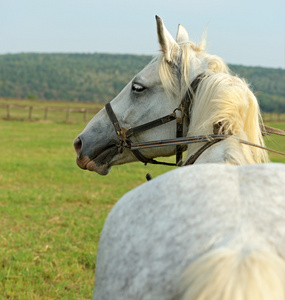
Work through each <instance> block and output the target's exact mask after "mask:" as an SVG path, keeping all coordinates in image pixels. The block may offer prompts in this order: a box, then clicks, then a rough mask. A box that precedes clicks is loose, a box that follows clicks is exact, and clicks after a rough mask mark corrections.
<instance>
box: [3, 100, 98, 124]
mask: <svg viewBox="0 0 285 300" xmlns="http://www.w3.org/2000/svg"><path fill="white" fill-rule="evenodd" d="M0 111H1V113H0V118H2V119H6V120H30V121H32V120H45V121H47V120H49V119H53V120H54V119H56V120H57V121H66V122H68V121H72V118H71V117H70V115H71V114H72V113H77V114H80V115H81V120H83V122H87V121H88V114H89V116H90V114H92V116H94V115H95V114H96V113H97V112H98V111H99V109H98V108H97V109H92V108H70V107H51V106H49V107H47V106H45V107H44V106H32V105H30V106H29V105H18V104H2V103H0ZM40 112H41V113H40ZM75 119H76V120H78V119H80V118H78V117H76V118H73V121H74V120H75Z"/></svg>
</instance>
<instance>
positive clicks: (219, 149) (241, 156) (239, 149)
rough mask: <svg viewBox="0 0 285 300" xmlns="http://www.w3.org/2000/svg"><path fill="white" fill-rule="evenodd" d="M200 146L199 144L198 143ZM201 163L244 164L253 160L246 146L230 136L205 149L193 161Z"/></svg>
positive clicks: (251, 162) (253, 161)
mask: <svg viewBox="0 0 285 300" xmlns="http://www.w3.org/2000/svg"><path fill="white" fill-rule="evenodd" d="M200 147H201V144H199V148H200ZM201 163H226V164H231V165H245V164H253V163H255V160H254V158H253V155H252V152H251V151H250V149H249V147H248V146H245V145H242V144H241V143H239V142H238V141H237V140H236V139H235V138H234V137H230V138H228V139H227V140H223V141H220V142H218V143H216V144H214V145H212V146H211V147H210V148H208V149H207V150H205V151H204V152H203V153H202V154H201V155H200V156H199V157H198V159H197V160H196V162H195V164H201Z"/></svg>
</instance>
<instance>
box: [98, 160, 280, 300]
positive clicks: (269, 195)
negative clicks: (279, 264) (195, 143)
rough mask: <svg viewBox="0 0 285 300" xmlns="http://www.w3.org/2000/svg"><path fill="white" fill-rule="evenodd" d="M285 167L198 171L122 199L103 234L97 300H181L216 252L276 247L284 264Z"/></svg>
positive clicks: (167, 177)
mask: <svg viewBox="0 0 285 300" xmlns="http://www.w3.org/2000/svg"><path fill="white" fill-rule="evenodd" d="M284 195H285V166H284V165H282V164H262V165H247V166H229V165H214V164H205V165H194V166H190V167H183V168H179V169H176V170H174V171H171V172H168V173H166V174H164V175H162V176H159V177H157V178H156V179H153V180H151V181H150V182H146V183H145V184H143V185H141V186H139V187H138V188H136V189H134V190H132V191H131V192H129V193H127V194H126V195H125V196H124V197H122V198H121V199H120V200H119V201H118V202H117V204H116V205H115V206H114V208H113V209H112V211H111V213H110V214H109V216H108V218H107V220H106V223H105V226H104V229H103V231H102V234H101V239H100V244H99V249H98V256H97V265H96V283H95V294H94V299H97V300H99V299H100V300H103V299H108V300H113V299H116V300H120V299H137V300H138V299H144V300H146V299H156V300H160V299H164V300H167V299H169V300H171V299H179V286H180V280H181V275H182V274H183V272H184V271H185V270H186V269H187V267H189V265H190V264H191V262H193V261H194V260H196V259H197V258H198V257H200V256H201V255H202V254H203V253H205V252H207V251H208V250H209V249H213V248H219V247H221V246H227V247H236V246H240V247H242V245H243V244H248V243H250V244H258V245H262V244H264V245H265V244H266V245H272V246H274V248H275V249H276V250H277V252H278V253H279V254H280V255H281V256H284V257H285V250H284V249H285V247H284V246H285V242H284V241H285V217H284V216H285V200H284V199H285V196H284Z"/></svg>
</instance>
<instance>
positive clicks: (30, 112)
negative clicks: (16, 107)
mask: <svg viewBox="0 0 285 300" xmlns="http://www.w3.org/2000/svg"><path fill="white" fill-rule="evenodd" d="M32 112H33V106H30V107H29V120H32Z"/></svg>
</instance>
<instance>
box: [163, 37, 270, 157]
mask: <svg viewBox="0 0 285 300" xmlns="http://www.w3.org/2000/svg"><path fill="white" fill-rule="evenodd" d="M205 45H206V43H205V41H204V40H203V41H202V42H201V43H200V44H198V45H196V44H194V43H192V42H190V41H189V42H184V43H181V44H179V46H180V49H181V50H179V53H178V52H177V49H176V50H175V51H173V53H172V63H169V62H167V61H166V60H165V59H164V57H163V55H160V56H159V57H158V63H159V74H160V78H161V81H162V84H163V86H164V88H165V90H166V91H167V92H168V93H169V94H170V95H171V96H172V97H176V98H177V97H179V98H180V99H182V98H183V96H184V95H185V94H186V92H187V90H188V89H191V81H192V80H193V79H194V78H195V76H194V74H196V76H197V72H198V71H199V70H195V67H196V66H201V65H202V66H205V68H204V69H207V71H206V72H205V73H204V74H205V75H206V76H205V77H204V79H203V80H202V81H201V82H200V84H199V86H198V89H197V91H196V93H195V96H194V101H193V106H192V111H191V121H190V126H189V130H188V133H187V135H188V136H194V135H205V134H212V133H213V126H214V124H219V133H223V134H232V135H233V136H236V137H239V138H241V139H245V140H247V141H249V142H251V143H254V144H258V145H261V146H264V141H263V137H262V133H261V130H260V125H259V124H260V123H261V124H262V119H261V115H260V109H259V105H258V102H257V99H256V97H255V96H254V94H253V93H252V91H251V90H250V88H249V85H248V84H247V83H246V81H245V80H244V79H240V78H239V77H237V76H233V75H231V74H230V70H229V68H228V66H227V65H226V63H225V62H224V61H223V60H222V59H221V58H219V57H218V56H215V55H210V54H207V53H206V52H205ZM177 65H179V66H180V67H179V70H177V68H175V66H177ZM178 71H179V78H180V79H179V80H178V76H177V72H178ZM229 140H232V138H231V139H229ZM200 147H201V145H199V144H193V145H190V146H189V147H188V154H193V153H194V152H195V151H197V150H198V148H200ZM241 147H242V150H243V151H242V152H243V154H244V156H245V158H246V160H247V162H249V163H261V162H267V161H268V155H267V152H266V151H265V150H263V149H260V148H256V147H249V146H244V145H241ZM237 161H238V159H237ZM240 161H242V160H240ZM243 161H244V158H243Z"/></svg>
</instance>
